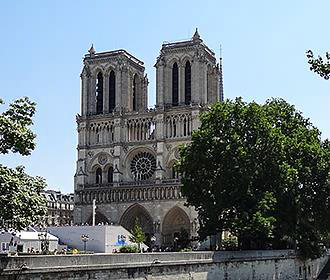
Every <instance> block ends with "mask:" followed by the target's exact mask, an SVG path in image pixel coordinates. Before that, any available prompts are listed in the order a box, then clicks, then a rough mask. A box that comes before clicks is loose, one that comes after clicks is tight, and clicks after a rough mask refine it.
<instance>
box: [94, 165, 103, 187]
mask: <svg viewBox="0 0 330 280" xmlns="http://www.w3.org/2000/svg"><path fill="white" fill-rule="evenodd" d="M95 175H96V176H95V177H96V178H95V179H96V180H95V182H96V184H102V169H101V168H98V169H96V174H95Z"/></svg>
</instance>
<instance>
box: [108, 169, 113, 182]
mask: <svg viewBox="0 0 330 280" xmlns="http://www.w3.org/2000/svg"><path fill="white" fill-rule="evenodd" d="M108 183H113V167H112V166H110V167H109V169H108Z"/></svg>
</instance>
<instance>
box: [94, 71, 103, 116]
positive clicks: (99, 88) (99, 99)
mask: <svg viewBox="0 0 330 280" xmlns="http://www.w3.org/2000/svg"><path fill="white" fill-rule="evenodd" d="M102 113H103V75H102V73H101V72H99V73H98V74H97V80H96V114H102Z"/></svg>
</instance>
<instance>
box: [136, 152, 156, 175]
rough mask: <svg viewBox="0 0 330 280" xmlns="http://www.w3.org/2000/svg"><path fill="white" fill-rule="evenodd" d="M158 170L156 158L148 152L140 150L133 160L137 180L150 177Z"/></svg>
mask: <svg viewBox="0 0 330 280" xmlns="http://www.w3.org/2000/svg"><path fill="white" fill-rule="evenodd" d="M155 170H156V159H155V157H154V156H153V155H152V154H151V153H148V152H139V153H138V154H136V155H135V156H134V157H133V159H132V161H131V172H132V174H133V177H134V179H135V180H147V179H150V178H151V177H152V176H153V174H154V173H155Z"/></svg>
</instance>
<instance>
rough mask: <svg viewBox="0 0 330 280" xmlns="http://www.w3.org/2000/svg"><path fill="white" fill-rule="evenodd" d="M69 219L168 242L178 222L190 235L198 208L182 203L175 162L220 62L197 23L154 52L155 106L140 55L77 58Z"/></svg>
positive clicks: (211, 95)
mask: <svg viewBox="0 0 330 280" xmlns="http://www.w3.org/2000/svg"><path fill="white" fill-rule="evenodd" d="M83 62H84V67H83V70H82V73H81V81H82V85H81V114H80V115H78V116H77V125H78V159H77V169H76V174H75V211H74V223H76V224H86V223H89V224H90V223H91V219H92V201H93V200H94V199H95V200H96V205H97V209H96V223H104V224H107V223H108V224H111V223H112V224H121V225H122V226H124V227H126V228H127V229H129V230H130V229H132V227H133V226H134V224H135V221H136V219H138V220H139V222H140V223H141V225H142V227H143V230H144V231H145V232H146V234H147V237H148V239H149V241H150V237H151V236H155V237H156V244H158V245H161V244H163V245H172V244H173V239H174V237H175V236H176V235H178V234H179V232H180V230H181V229H185V230H186V231H187V232H188V233H189V235H190V236H195V235H196V230H197V226H198V222H197V213H196V212H195V211H194V210H193V209H191V208H187V207H185V206H184V202H185V199H184V198H183V197H182V195H181V193H180V178H179V177H178V174H177V172H176V171H175V168H174V167H173V166H174V164H175V162H176V161H177V160H178V158H179V146H180V145H181V144H186V143H189V141H190V140H191V133H192V131H193V130H195V129H197V128H198V127H199V125H200V121H199V115H200V113H202V112H204V111H205V110H207V108H208V107H209V106H210V105H211V104H212V103H214V102H216V101H218V100H220V99H222V98H223V96H222V93H223V89H222V88H221V85H222V81H221V75H220V73H221V71H220V70H221V69H220V66H219V64H217V61H216V58H215V54H214V52H213V51H212V50H210V49H209V48H208V47H207V46H206V45H205V44H204V43H203V40H202V39H201V38H200V36H199V34H198V31H197V30H196V32H195V34H194V36H193V37H192V38H191V39H190V40H187V41H181V42H174V43H164V44H163V45H162V47H161V50H160V55H159V56H158V57H157V61H156V64H155V67H156V105H155V107H154V108H153V109H148V107H147V104H148V78H147V75H146V74H145V73H144V70H145V68H144V66H143V62H142V61H140V60H139V59H137V58H136V57H134V56H133V55H131V54H129V53H128V52H127V51H125V50H115V51H109V52H99V53H97V52H96V51H95V49H94V47H93V46H92V47H91V49H90V50H89V53H88V54H86V55H85V58H84V60H83Z"/></svg>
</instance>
